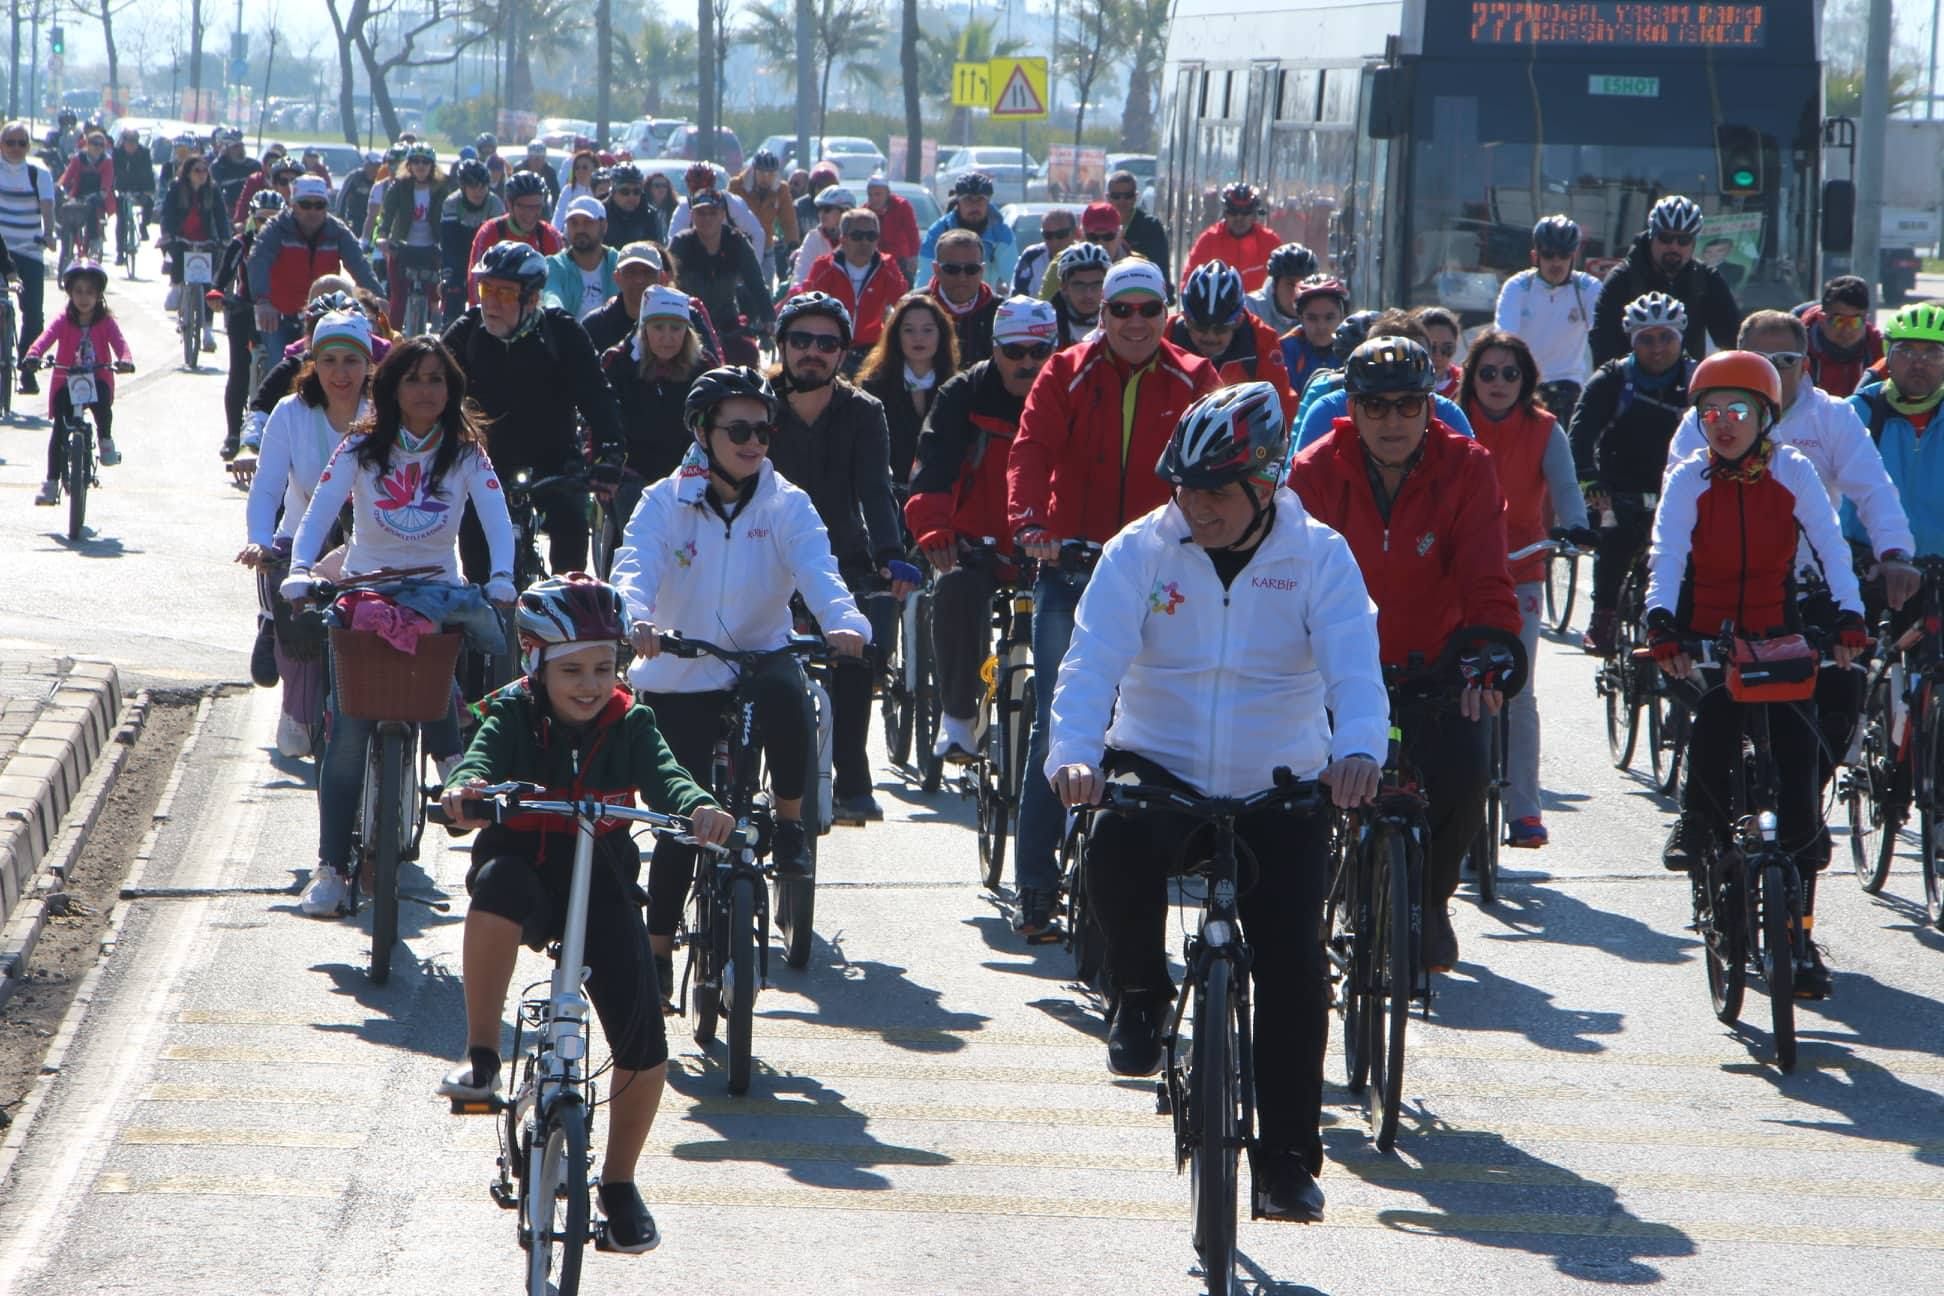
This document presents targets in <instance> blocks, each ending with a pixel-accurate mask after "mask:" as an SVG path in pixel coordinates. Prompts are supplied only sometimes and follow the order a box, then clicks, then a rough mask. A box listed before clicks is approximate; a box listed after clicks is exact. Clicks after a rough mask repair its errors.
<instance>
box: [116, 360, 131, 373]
mask: <svg viewBox="0 0 1944 1296" xmlns="http://www.w3.org/2000/svg"><path fill="white" fill-rule="evenodd" d="M115 372H116V373H134V372H135V362H134V361H133V360H117V361H115Z"/></svg>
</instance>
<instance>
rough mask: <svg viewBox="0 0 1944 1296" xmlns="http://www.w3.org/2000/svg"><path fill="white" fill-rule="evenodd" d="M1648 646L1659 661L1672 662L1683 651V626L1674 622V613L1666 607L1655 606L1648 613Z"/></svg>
mask: <svg viewBox="0 0 1944 1296" xmlns="http://www.w3.org/2000/svg"><path fill="white" fill-rule="evenodd" d="M1647 648H1648V651H1650V652H1652V653H1653V654H1654V660H1655V661H1657V662H1671V661H1673V660H1674V659H1675V658H1676V657H1679V656H1680V655H1681V653H1682V651H1683V648H1682V644H1681V628H1680V627H1679V626H1677V625H1675V624H1674V614H1673V613H1672V612H1669V611H1668V610H1667V609H1666V608H1655V609H1654V610H1653V611H1651V612H1649V613H1648V614H1647Z"/></svg>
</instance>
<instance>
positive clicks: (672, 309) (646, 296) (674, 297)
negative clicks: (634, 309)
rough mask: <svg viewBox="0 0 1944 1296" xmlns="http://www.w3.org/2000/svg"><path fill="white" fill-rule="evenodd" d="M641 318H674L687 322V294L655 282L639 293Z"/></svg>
mask: <svg viewBox="0 0 1944 1296" xmlns="http://www.w3.org/2000/svg"><path fill="white" fill-rule="evenodd" d="M641 318H642V319H643V320H651V319H675V320H680V321H682V323H684V324H686V323H688V322H689V299H688V294H686V293H681V292H677V291H676V290H675V289H673V288H669V287H666V286H665V285H662V284H656V285H655V286H654V287H653V288H650V289H649V290H648V291H647V292H645V293H643V294H641Z"/></svg>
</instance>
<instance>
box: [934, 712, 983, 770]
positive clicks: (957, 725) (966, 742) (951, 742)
mask: <svg viewBox="0 0 1944 1296" xmlns="http://www.w3.org/2000/svg"><path fill="white" fill-rule="evenodd" d="M978 747H979V743H978V740H977V739H975V738H974V737H973V736H972V721H971V720H970V719H969V718H968V719H965V720H961V719H959V718H958V717H957V716H950V715H941V716H940V717H939V718H938V741H937V742H935V743H933V744H932V755H933V756H935V757H937V758H938V759H939V760H971V759H972V757H973V755H974V754H975V753H976V752H977V751H978Z"/></svg>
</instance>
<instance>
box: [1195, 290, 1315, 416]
mask: <svg viewBox="0 0 1944 1296" xmlns="http://www.w3.org/2000/svg"><path fill="white" fill-rule="evenodd" d="M1168 341H1170V342H1172V343H1174V344H1175V345H1176V346H1178V347H1180V348H1181V349H1182V350H1183V351H1188V352H1191V353H1192V352H1193V351H1194V346H1193V343H1192V340H1191V339H1190V338H1189V336H1188V322H1187V320H1185V319H1183V318H1182V316H1181V315H1180V314H1178V313H1177V314H1176V315H1175V317H1174V320H1173V322H1172V323H1170V324H1169V325H1168ZM1205 358H1206V359H1207V361H1208V362H1209V363H1210V364H1212V365H1214V366H1215V376H1216V377H1217V378H1220V379H1221V380H1222V386H1224V387H1232V386H1234V385H1235V384H1236V383H1245V382H1266V383H1268V384H1269V385H1270V386H1271V387H1274V388H1275V389H1276V395H1277V396H1278V397H1280V398H1281V399H1282V407H1283V419H1284V420H1285V421H1287V422H1290V423H1291V424H1292V427H1291V432H1292V434H1293V432H1294V427H1293V423H1294V420H1295V418H1296V390H1295V388H1294V387H1293V386H1292V385H1291V384H1290V381H1289V366H1288V364H1286V363H1284V361H1283V350H1282V339H1281V338H1279V337H1277V336H1276V330H1274V329H1272V328H1270V327H1269V326H1268V325H1267V324H1264V323H1263V322H1262V321H1261V320H1259V319H1257V318H1256V317H1255V316H1253V315H1251V314H1249V312H1247V311H1243V312H1242V321H1241V323H1240V325H1239V326H1238V327H1237V328H1236V330H1235V335H1234V336H1233V337H1232V338H1230V339H1229V345H1228V350H1226V351H1224V352H1222V354H1220V355H1218V356H1207V357H1205Z"/></svg>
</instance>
